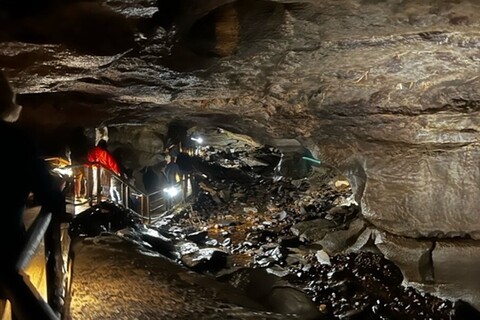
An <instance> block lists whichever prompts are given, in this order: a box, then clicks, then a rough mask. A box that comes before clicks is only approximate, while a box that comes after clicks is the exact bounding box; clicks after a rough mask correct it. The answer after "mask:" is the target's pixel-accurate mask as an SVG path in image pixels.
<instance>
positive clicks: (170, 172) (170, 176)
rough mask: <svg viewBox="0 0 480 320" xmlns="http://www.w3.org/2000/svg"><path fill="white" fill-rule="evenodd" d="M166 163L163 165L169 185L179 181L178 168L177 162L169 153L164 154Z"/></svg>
mask: <svg viewBox="0 0 480 320" xmlns="http://www.w3.org/2000/svg"><path fill="white" fill-rule="evenodd" d="M165 160H166V161H167V165H166V166H165V171H164V172H165V177H166V178H167V183H168V184H169V185H174V184H176V183H177V182H179V181H180V168H179V167H178V164H177V163H176V162H174V161H173V160H172V157H171V156H170V155H167V156H165Z"/></svg>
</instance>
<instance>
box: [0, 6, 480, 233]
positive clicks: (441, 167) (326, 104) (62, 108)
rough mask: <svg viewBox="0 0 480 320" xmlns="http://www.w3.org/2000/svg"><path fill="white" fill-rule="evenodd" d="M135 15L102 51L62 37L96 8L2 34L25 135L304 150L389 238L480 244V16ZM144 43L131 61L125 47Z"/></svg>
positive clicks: (227, 10)
mask: <svg viewBox="0 0 480 320" xmlns="http://www.w3.org/2000/svg"><path fill="white" fill-rule="evenodd" d="M72 2H74V1H72ZM130 2H131V1H127V0H125V1H124V2H121V1H119V2H115V4H114V6H115V7H112V8H111V11H112V12H115V14H113V13H112V14H106V13H105V12H104V11H103V10H104V8H102V9H101V10H102V11H101V13H99V16H101V17H103V18H102V19H98V20H95V19H94V20H93V21H90V23H91V24H93V25H94V26H95V25H96V26H97V27H98V28H99V30H101V31H103V32H99V33H98V34H97V35H96V36H95V37H94V39H95V42H94V43H95V44H96V46H95V47H94V48H92V50H90V51H89V50H88V46H87V47H86V45H85V44H86V43H88V41H87V42H85V41H84V36H85V35H79V34H78V33H77V32H80V31H78V30H77V29H72V30H75V32H76V33H75V34H74V37H72V38H68V37H67V38H68V41H67V40H65V30H59V28H53V27H52V25H51V22H52V21H55V17H57V18H58V17H64V16H65V15H67V14H68V15H75V13H77V14H78V15H82V14H83V12H85V10H86V9H85V10H79V11H75V10H73V11H72V10H70V9H69V7H68V6H69V5H67V6H66V7H65V6H61V7H59V8H60V9H58V8H57V7H55V6H54V7H55V8H56V9H52V10H51V11H48V17H49V19H48V22H49V23H47V22H46V21H45V20H46V18H45V14H43V13H42V14H40V15H38V16H34V17H33V18H31V17H30V19H29V20H22V19H20V20H18V19H17V20H14V19H11V20H8V19H2V23H3V24H5V23H8V21H10V24H9V25H8V27H9V29H10V30H15V31H16V32H14V33H9V36H8V37H7V36H6V35H5V34H3V35H2V34H0V36H2V39H3V40H8V41H10V42H8V43H2V46H0V67H2V68H4V69H5V70H6V72H7V74H8V75H9V76H10V77H11V78H12V80H13V83H14V85H15V86H16V87H17V88H18V89H19V91H20V92H21V93H23V95H21V96H20V100H21V101H22V103H23V104H24V105H25V106H26V108H25V109H26V110H25V116H24V119H23V120H22V121H23V124H24V125H25V126H30V127H32V128H33V127H35V128H38V127H39V126H40V128H41V130H40V131H42V132H44V131H50V132H58V131H60V130H61V129H62V128H64V127H68V126H70V125H72V124H75V125H77V124H83V125H87V126H96V125H99V124H107V125H116V126H118V125H122V126H128V125H131V126H133V125H136V126H138V125H141V126H147V127H148V126H150V125H151V126H152V128H158V127H159V126H160V127H161V126H163V125H165V123H167V122H169V121H171V120H174V119H181V120H183V121H185V122H186V123H190V124H192V125H197V126H201V125H218V126H227V127H230V128H235V127H236V128H237V130H238V131H240V132H242V133H245V134H249V135H251V136H252V137H253V138H255V139H257V140H258V141H259V142H261V143H268V141H269V140H270V139H272V138H287V139H290V138H295V139H297V140H299V141H301V142H302V144H303V145H304V146H306V147H308V148H309V149H310V150H311V151H312V152H313V154H314V156H316V157H317V158H319V159H321V160H322V161H324V162H326V163H328V164H330V165H333V166H336V167H338V168H339V169H341V170H342V171H344V172H345V174H346V175H347V177H348V178H349V179H350V182H351V183H352V186H353V187H354V189H355V192H356V198H357V200H358V201H359V202H360V203H361V205H362V212H363V214H364V216H365V217H366V218H367V219H368V220H369V221H370V222H372V223H373V224H374V225H375V226H376V227H378V228H379V229H383V230H386V231H388V232H391V233H393V234H397V235H402V236H408V237H423V236H433V237H452V236H459V235H460V236H461V235H465V234H469V235H470V236H472V237H474V238H478V237H480V233H479V232H480V220H479V219H476V216H477V212H476V211H477V208H480V197H478V194H479V191H480V190H479V189H480V188H479V183H478V181H479V180H480V172H479V160H478V159H479V158H480V157H479V142H478V141H479V133H478V132H479V123H480V117H479V110H480V89H479V88H480V78H479V77H478V74H479V71H480V54H479V50H478V49H479V48H478V47H479V45H478V43H480V41H479V40H480V34H479V33H478V30H479V27H480V26H479V21H480V19H479V18H480V17H479V16H480V4H479V3H478V1H476V0H470V1H468V0H463V1H453V0H452V1H448V0H443V1H435V2H431V4H421V3H417V1H408V0H403V1H397V0H395V1H394V0H385V1H379V0H349V1H337V0H327V1H324V0H322V1H320V0H318V1H312V0H310V1H293V0H288V1H261V0H259V1H253V0H252V1H248V0H245V1H227V0H223V1H213V0H212V1H202V2H201V3H200V2H198V3H197V2H195V4H192V2H189V1H178V2H175V1H174V0H172V4H173V3H174V2H175V3H176V4H175V5H170V6H169V5H165V6H164V7H162V8H161V9H162V10H163V11H162V10H158V9H157V7H155V1H153V0H152V1H145V2H143V3H142V4H138V3H136V4H131V3H130ZM162 2H163V3H164V4H165V3H168V1H162ZM70 5H71V4H70ZM74 5H77V6H78V4H74ZM109 5H113V4H111V3H110V4H109ZM85 6H87V5H85V4H83V5H82V6H81V7H82V8H85ZM91 6H93V4H91ZM99 10H100V9H99ZM90 11H91V10H90ZM119 17H121V19H119ZM165 17H168V18H169V19H168V21H166V20H165V19H166V18H165ZM108 19H112V20H114V21H115V25H117V26H118V28H117V31H118V32H117V33H115V30H113V31H112V30H109V32H106V31H105V23H106V21H108ZM122 19H123V20H122ZM100 20H101V23H100ZM5 21H7V22H5ZM35 21H36V22H37V23H38V24H39V25H40V26H41V27H42V28H34V27H33V26H35ZM70 21H83V20H82V17H78V16H75V17H72V18H71V19H70ZM122 21H123V22H124V23H122ZM160 25H163V26H164V27H165V28H163V27H160ZM92 29H93V30H94V29H95V28H93V26H90V28H89V30H92ZM32 30H36V31H35V32H34V31H32ZM39 33H41V34H40V35H39ZM11 34H13V35H16V38H15V37H14V38H12V36H11ZM45 34H47V35H49V36H48V37H41V36H42V35H45ZM134 34H135V37H134V38H135V44H134V45H133V46H131V50H128V48H126V47H125V46H123V45H119V42H118V39H119V35H125V37H126V39H127V40H128V41H127V42H130V41H131V39H132V35H134ZM29 35H30V37H29ZM32 37H33V38H34V40H35V41H34V42H35V43H36V44H33V43H32V42H31V41H29V40H31V39H32ZM109 39H112V40H114V42H115V43H114V44H112V45H111V46H109V45H108V43H109ZM45 42H47V43H45ZM100 44H101V45H100ZM100 49H101V50H100ZM99 51H100V52H102V54H101V55H99V54H98V53H97V52H99ZM112 51H114V53H115V55H114V54H113V53H112ZM105 52H107V53H105ZM45 128H48V130H43V129H45ZM152 130H153V131H155V132H157V131H156V130H157V129H152ZM55 136H57V137H58V135H55ZM133 137H135V135H132V138H133ZM141 143H148V141H146V140H145V139H144V140H143V141H142V142H141ZM132 144H134V145H140V142H135V143H132Z"/></svg>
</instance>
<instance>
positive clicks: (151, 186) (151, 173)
mask: <svg viewBox="0 0 480 320" xmlns="http://www.w3.org/2000/svg"><path fill="white" fill-rule="evenodd" d="M142 181H143V186H144V187H145V191H146V192H147V194H151V193H154V192H156V191H158V190H159V189H160V177H159V175H158V174H157V173H156V172H155V170H153V168H152V167H151V166H148V167H145V169H144V171H143V175H142Z"/></svg>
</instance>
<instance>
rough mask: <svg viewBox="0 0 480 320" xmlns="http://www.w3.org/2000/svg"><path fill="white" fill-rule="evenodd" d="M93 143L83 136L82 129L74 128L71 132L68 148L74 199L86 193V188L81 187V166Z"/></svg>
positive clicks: (86, 160)
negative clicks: (71, 166) (71, 167)
mask: <svg viewBox="0 0 480 320" xmlns="http://www.w3.org/2000/svg"><path fill="white" fill-rule="evenodd" d="M92 145H93V142H92V141H90V139H89V138H88V137H87V136H86V135H85V129H84V128H83V127H75V128H74V129H73V130H72V133H71V135H70V139H69V141H68V147H69V149H70V152H71V153H70V158H71V164H72V165H73V166H74V168H73V177H74V183H75V188H74V189H75V198H76V199H80V198H82V197H83V196H84V195H85V193H86V188H84V186H83V183H82V182H83V178H84V176H85V172H84V171H85V170H84V168H83V165H84V164H86V163H87V162H88V151H89V150H90V149H91V148H92Z"/></svg>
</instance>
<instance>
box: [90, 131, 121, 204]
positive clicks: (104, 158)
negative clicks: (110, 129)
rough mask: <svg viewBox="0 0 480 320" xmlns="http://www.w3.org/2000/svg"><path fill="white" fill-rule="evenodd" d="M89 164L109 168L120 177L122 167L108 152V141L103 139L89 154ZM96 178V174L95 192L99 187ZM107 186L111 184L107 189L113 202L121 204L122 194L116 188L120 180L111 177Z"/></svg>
mask: <svg viewBox="0 0 480 320" xmlns="http://www.w3.org/2000/svg"><path fill="white" fill-rule="evenodd" d="M88 162H89V163H90V164H91V165H101V166H103V167H104V168H107V169H109V170H111V171H113V172H114V173H115V174H117V175H118V176H120V166H119V165H118V162H117V160H115V158H114V157H113V155H112V154H111V153H110V152H109V151H108V149H107V141H105V140H103V139H102V140H100V141H98V143H97V146H96V147H95V148H93V149H92V150H90V151H89V152H88ZM102 171H103V170H102ZM102 176H103V177H106V176H105V174H103V175H102ZM95 177H96V175H95V174H94V190H96V185H97V183H96V181H95V180H96V179H95ZM102 180H103V179H102ZM107 181H108V180H107ZM105 184H109V185H107V186H106V187H107V188H108V189H110V196H111V198H112V200H113V201H116V202H120V200H121V199H120V193H119V192H118V190H117V188H116V186H117V184H118V180H117V179H116V178H115V177H113V176H112V177H110V182H109V183H108V182H106V183H105ZM102 185H104V183H102Z"/></svg>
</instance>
